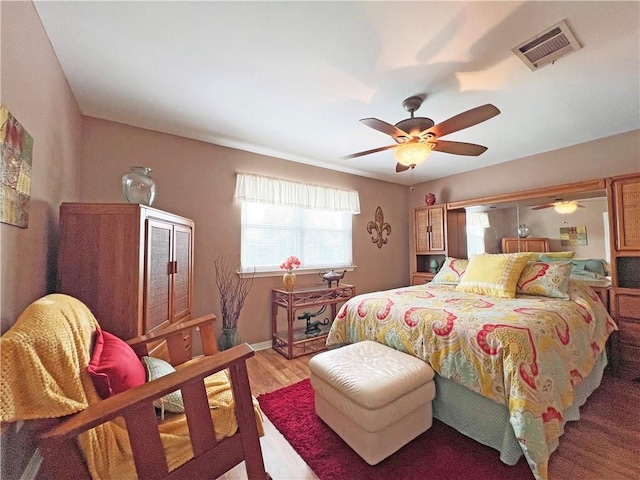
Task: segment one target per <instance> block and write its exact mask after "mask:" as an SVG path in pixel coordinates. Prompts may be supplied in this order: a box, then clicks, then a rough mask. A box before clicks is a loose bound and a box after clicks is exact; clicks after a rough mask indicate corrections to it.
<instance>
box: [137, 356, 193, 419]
mask: <svg viewBox="0 0 640 480" xmlns="http://www.w3.org/2000/svg"><path fill="white" fill-rule="evenodd" d="M142 363H143V364H144V368H145V369H146V370H147V381H148V382H150V381H151V380H155V379H156V378H160V377H164V376H165V375H169V374H170V373H173V372H175V371H176V369H175V368H173V366H172V365H171V364H170V363H168V362H165V361H164V360H162V359H161V358H155V357H142ZM153 406H154V407H156V408H159V409H160V410H161V417H162V418H164V411H165V410H167V411H168V412H174V413H183V412H184V403H183V401H182V393H181V392H180V390H176V391H175V392H171V393H169V394H167V395H165V396H164V397H162V398H159V399H157V400H154V402H153Z"/></svg>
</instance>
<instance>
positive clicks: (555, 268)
mask: <svg viewBox="0 0 640 480" xmlns="http://www.w3.org/2000/svg"><path fill="white" fill-rule="evenodd" d="M570 276H571V262H553V263H545V262H528V263H527V265H526V266H525V267H524V269H523V270H522V273H521V274H520V278H519V279H518V283H517V284H516V293H522V294H525V295H538V296H541V297H550V298H561V299H563V300H569V278H570Z"/></svg>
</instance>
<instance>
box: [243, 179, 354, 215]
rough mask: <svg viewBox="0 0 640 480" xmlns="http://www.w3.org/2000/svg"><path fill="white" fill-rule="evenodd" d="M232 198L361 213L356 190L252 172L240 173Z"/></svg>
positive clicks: (251, 201)
mask: <svg viewBox="0 0 640 480" xmlns="http://www.w3.org/2000/svg"><path fill="white" fill-rule="evenodd" d="M233 201H234V202H235V203H243V202H250V203H262V204H268V205H280V206H286V207H296V208H305V209H312V210H328V211H331V212H349V213H351V214H359V213H360V198H359V196H358V192H357V191H355V190H346V189H340V188H333V187H325V186H321V185H311V184H308V183H302V182H294V181H291V180H284V179H281V178H275V177H265V176H263V175H256V174H253V173H238V174H237V176H236V192H235V195H234V198H233Z"/></svg>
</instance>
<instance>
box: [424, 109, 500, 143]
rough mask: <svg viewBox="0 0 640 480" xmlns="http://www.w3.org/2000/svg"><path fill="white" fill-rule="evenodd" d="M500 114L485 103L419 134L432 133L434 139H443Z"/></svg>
mask: <svg viewBox="0 0 640 480" xmlns="http://www.w3.org/2000/svg"><path fill="white" fill-rule="evenodd" d="M499 113H500V110H498V109H497V108H496V107H494V106H493V105H491V104H490V103H487V104H486V105H482V106H480V107H476V108H472V109H471V110H467V111H466V112H462V113H459V114H458V115H456V116H454V117H451V118H450V119H448V120H445V121H444V122H441V123H438V124H437V125H434V126H433V127H431V128H428V129H427V130H425V131H424V132H422V133H421V134H420V136H423V134H426V133H432V134H433V135H435V136H436V137H443V136H445V135H448V134H450V133H453V132H457V131H458V130H463V129H465V128H468V127H472V126H474V125H477V124H478V123H481V122H484V121H485V120H489V119H490V118H492V117H495V116H496V115H498V114H499Z"/></svg>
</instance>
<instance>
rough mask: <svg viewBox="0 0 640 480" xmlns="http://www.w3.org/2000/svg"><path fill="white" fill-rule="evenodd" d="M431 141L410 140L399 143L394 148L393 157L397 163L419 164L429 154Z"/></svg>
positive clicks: (410, 165) (431, 146)
mask: <svg viewBox="0 0 640 480" xmlns="http://www.w3.org/2000/svg"><path fill="white" fill-rule="evenodd" d="M432 148H433V144H432V143H426V142H417V141H412V142H408V143H405V144H404V145H400V146H399V147H398V148H397V149H396V153H395V157H396V160H397V161H398V163H400V164H402V165H405V166H407V167H412V166H416V165H420V164H421V163H423V162H424V161H425V160H426V159H427V158H428V157H429V155H430V154H431V149H432Z"/></svg>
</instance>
